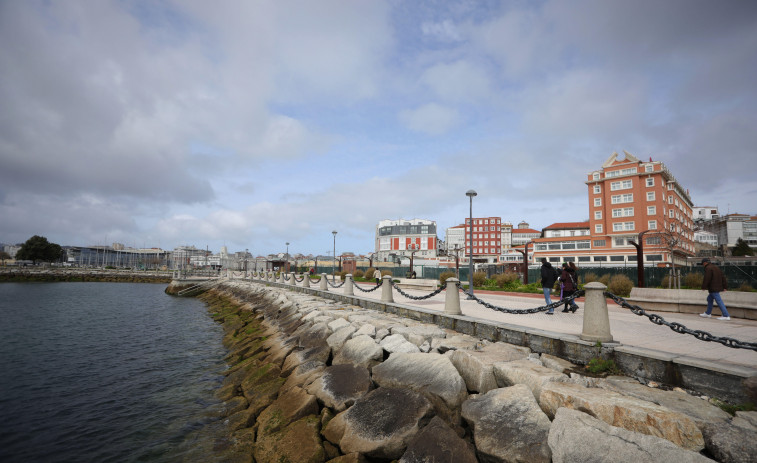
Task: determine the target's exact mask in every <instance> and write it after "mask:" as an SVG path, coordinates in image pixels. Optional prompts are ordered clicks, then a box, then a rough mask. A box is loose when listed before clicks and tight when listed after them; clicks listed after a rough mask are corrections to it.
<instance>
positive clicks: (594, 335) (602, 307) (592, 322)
mask: <svg viewBox="0 0 757 463" xmlns="http://www.w3.org/2000/svg"><path fill="white" fill-rule="evenodd" d="M606 289H607V286H605V285H603V284H602V283H600V282H598V281H593V282H591V283H588V284H586V285H584V290H585V291H586V302H585V303H584V327H583V331H582V332H581V336H580V337H581V339H583V340H584V341H591V342H594V341H599V342H612V334H611V333H610V316H609V314H608V312H607V299H605V295H604V292H605V290H606Z"/></svg>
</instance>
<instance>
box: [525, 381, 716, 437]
mask: <svg viewBox="0 0 757 463" xmlns="http://www.w3.org/2000/svg"><path fill="white" fill-rule="evenodd" d="M539 403H540V404H541V407H542V409H543V410H544V411H545V412H546V413H547V415H549V416H554V415H555V413H556V412H557V409H558V408H560V407H566V408H572V409H574V410H581V411H585V412H586V413H589V414H590V415H592V416H594V417H595V418H599V419H600V420H602V421H604V422H605V423H607V424H610V425H612V426H617V427H620V428H624V429H627V430H629V431H635V432H640V433H642V434H648V435H650V436H658V437H662V438H665V439H667V440H669V441H671V442H673V443H674V444H676V445H678V446H681V447H683V448H685V449H688V450H693V451H695V452H698V451H700V450H702V449H703V448H704V439H703V438H702V433H701V431H700V430H699V429H698V428H697V426H696V423H695V422H694V420H692V419H691V418H690V417H688V416H687V415H684V414H682V413H679V412H674V411H672V410H669V409H667V408H665V407H661V406H660V405H657V404H654V403H652V402H647V401H645V400H641V399H637V398H634V397H628V396H624V395H621V394H618V393H617V392H613V391H608V390H605V389H599V388H585V387H583V386H580V385H577V384H572V383H563V382H548V383H545V384H544V385H543V386H542V390H541V395H540V396H539Z"/></svg>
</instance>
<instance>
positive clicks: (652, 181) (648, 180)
mask: <svg viewBox="0 0 757 463" xmlns="http://www.w3.org/2000/svg"><path fill="white" fill-rule="evenodd" d="M647 186H654V178H653V177H649V178H647Z"/></svg>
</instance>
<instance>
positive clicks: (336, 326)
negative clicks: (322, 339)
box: [328, 318, 350, 333]
mask: <svg viewBox="0 0 757 463" xmlns="http://www.w3.org/2000/svg"><path fill="white" fill-rule="evenodd" d="M328 325H329V329H330V330H331V332H332V333H336V332H337V331H338V330H340V329H342V328H346V327H348V326H350V322H348V321H347V320H345V319H344V318H337V319H336V320H334V321H333V322H331V323H329V324H328Z"/></svg>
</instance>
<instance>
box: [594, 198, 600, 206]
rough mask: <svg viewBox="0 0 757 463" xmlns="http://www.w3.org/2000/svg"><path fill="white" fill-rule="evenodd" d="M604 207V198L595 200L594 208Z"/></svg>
mask: <svg viewBox="0 0 757 463" xmlns="http://www.w3.org/2000/svg"><path fill="white" fill-rule="evenodd" d="M601 205H602V198H594V207H599V206H601Z"/></svg>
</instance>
